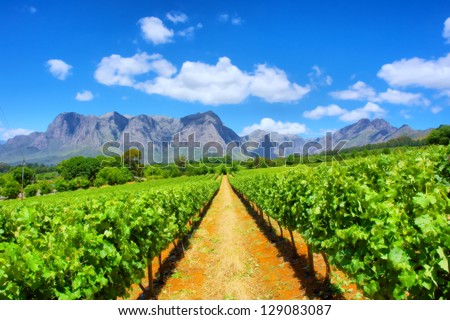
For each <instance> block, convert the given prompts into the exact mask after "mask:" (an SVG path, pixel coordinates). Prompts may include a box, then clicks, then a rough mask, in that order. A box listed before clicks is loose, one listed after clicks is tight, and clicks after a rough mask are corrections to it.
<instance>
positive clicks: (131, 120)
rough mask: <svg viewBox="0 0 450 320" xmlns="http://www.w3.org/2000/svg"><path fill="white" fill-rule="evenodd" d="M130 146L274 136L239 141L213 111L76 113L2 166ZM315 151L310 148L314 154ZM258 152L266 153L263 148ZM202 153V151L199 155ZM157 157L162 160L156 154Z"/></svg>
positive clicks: (12, 151)
mask: <svg viewBox="0 0 450 320" xmlns="http://www.w3.org/2000/svg"><path fill="white" fill-rule="evenodd" d="M430 130H431V129H429V130H414V129H412V128H411V127H409V126H407V125H404V126H402V127H400V128H396V127H393V126H392V125H391V124H389V123H388V122H386V121H385V120H382V119H375V120H372V121H370V120H369V119H361V120H359V121H358V122H356V123H354V124H351V125H349V126H346V127H344V128H342V129H340V130H338V131H336V132H334V133H333V135H332V137H333V145H336V144H337V143H338V142H339V141H341V140H345V141H347V143H346V144H345V148H349V147H355V146H362V145H366V144H374V143H380V142H385V141H388V140H390V139H395V138H398V137H401V136H408V137H411V138H413V139H419V138H421V137H424V136H426V135H427V134H428V133H429V132H430ZM125 133H127V137H128V138H129V141H131V142H139V143H141V144H142V145H143V146H145V147H147V143H148V142H150V141H153V142H155V144H154V147H155V154H156V155H158V153H159V154H160V153H161V142H168V143H169V142H171V141H173V139H174V135H175V134H178V133H179V139H180V141H188V138H189V136H190V135H192V134H194V135H195V141H197V142H200V144H201V145H202V146H203V145H204V144H205V143H206V142H211V141H214V142H217V143H219V144H221V145H222V146H223V147H225V145H226V144H228V143H230V142H232V141H237V142H240V143H241V144H242V143H246V142H249V141H254V142H261V141H264V137H265V135H267V134H268V133H269V132H266V131H263V130H256V131H254V132H252V133H251V134H249V135H247V136H244V137H239V136H238V135H237V134H236V133H235V132H234V131H233V130H231V129H230V128H228V127H226V126H225V125H224V124H223V122H222V120H221V119H220V118H219V117H218V116H217V115H216V114H215V113H214V112H212V111H208V112H204V113H197V114H193V115H188V116H185V117H183V118H180V119H178V118H170V117H165V116H149V115H137V116H124V115H121V114H119V113H117V112H109V113H106V114H104V115H102V116H93V115H81V114H78V113H75V112H64V113H61V114H59V115H58V116H57V117H56V118H55V120H54V121H53V122H52V123H51V124H50V125H49V126H48V128H47V130H46V131H45V132H33V133H31V134H29V135H22V136H16V137H14V138H12V139H9V140H8V141H6V142H5V143H4V144H0V162H8V163H19V162H21V161H22V159H23V158H25V159H26V161H27V162H39V163H47V164H50V163H51V164H55V163H58V162H59V161H61V160H63V159H66V158H69V157H73V156H77V155H82V156H97V155H99V154H101V153H102V146H103V145H104V144H105V143H107V142H115V141H117V142H120V143H121V145H122V148H123V139H124V134H125ZM271 141H274V142H277V143H278V145H279V144H281V143H285V142H292V147H289V148H285V155H288V154H292V153H305V152H306V149H304V146H305V144H306V143H308V142H309V143H312V144H317V143H319V144H321V145H322V146H324V145H325V137H320V138H316V139H304V138H302V137H300V136H298V135H289V134H279V133H276V132H273V133H271ZM311 151H312V152H314V149H310V152H311ZM256 152H257V153H258V154H260V155H263V150H262V149H261V148H259V149H258V150H256ZM199 153H201V151H197V152H196V154H197V155H199ZM278 155H280V154H279V150H278V149H277V148H273V149H271V156H278ZM157 157H158V156H157Z"/></svg>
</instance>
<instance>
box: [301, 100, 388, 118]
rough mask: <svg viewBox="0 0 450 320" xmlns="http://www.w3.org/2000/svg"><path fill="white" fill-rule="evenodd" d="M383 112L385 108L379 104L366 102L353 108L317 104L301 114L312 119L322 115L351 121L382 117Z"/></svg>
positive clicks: (384, 112)
mask: <svg viewBox="0 0 450 320" xmlns="http://www.w3.org/2000/svg"><path fill="white" fill-rule="evenodd" d="M385 114H386V110H384V109H382V108H381V107H380V106H379V105H377V104H375V103H372V102H368V103H367V104H366V105H365V106H364V107H362V108H357V109H353V110H347V109H344V108H341V107H339V106H338V105H336V104H331V105H329V106H325V107H322V106H318V107H317V108H315V109H313V110H311V111H305V112H304V113H303V116H304V117H305V118H309V119H314V120H317V119H320V118H323V117H339V119H340V120H342V121H346V122H353V121H358V120H359V119H362V118H373V117H382V116H384V115H385Z"/></svg>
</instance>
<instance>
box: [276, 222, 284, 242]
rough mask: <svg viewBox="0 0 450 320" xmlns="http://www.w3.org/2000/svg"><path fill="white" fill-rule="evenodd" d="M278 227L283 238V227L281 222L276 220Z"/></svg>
mask: <svg viewBox="0 0 450 320" xmlns="http://www.w3.org/2000/svg"><path fill="white" fill-rule="evenodd" d="M277 223H278V227H279V228H280V236H281V237H282V238H283V228H281V224H280V223H279V222H278V221H277Z"/></svg>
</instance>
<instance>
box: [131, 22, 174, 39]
mask: <svg viewBox="0 0 450 320" xmlns="http://www.w3.org/2000/svg"><path fill="white" fill-rule="evenodd" d="M138 23H139V25H140V26H141V30H142V35H143V37H144V39H145V40H147V41H150V42H152V43H153V44H154V45H158V44H163V43H167V42H171V41H172V38H173V35H174V31H173V30H172V29H168V28H166V27H165V26H164V23H163V22H162V21H161V19H159V18H157V17H145V18H142V19H140V20H139V21H138Z"/></svg>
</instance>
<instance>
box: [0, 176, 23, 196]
mask: <svg viewBox="0 0 450 320" xmlns="http://www.w3.org/2000/svg"><path fill="white" fill-rule="evenodd" d="M19 194H20V183H18V182H17V181H15V180H12V181H8V182H7V183H6V184H5V186H4V187H3V188H2V195H3V196H5V197H7V198H8V199H16V198H17V197H18V196H19Z"/></svg>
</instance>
